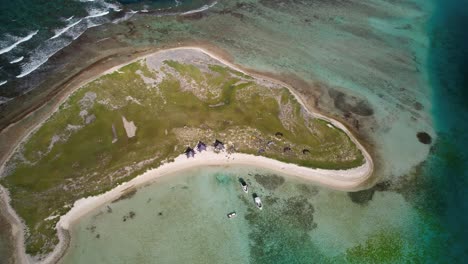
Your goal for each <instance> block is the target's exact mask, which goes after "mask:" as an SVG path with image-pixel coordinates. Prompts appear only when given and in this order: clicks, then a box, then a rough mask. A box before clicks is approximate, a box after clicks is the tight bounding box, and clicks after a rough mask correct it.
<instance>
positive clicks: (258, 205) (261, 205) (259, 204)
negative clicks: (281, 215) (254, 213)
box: [254, 196, 263, 210]
mask: <svg viewBox="0 0 468 264" xmlns="http://www.w3.org/2000/svg"><path fill="white" fill-rule="evenodd" d="M254 202H255V205H256V206H257V207H258V209H260V210H262V208H263V204H262V200H260V197H258V196H256V197H255V198H254Z"/></svg>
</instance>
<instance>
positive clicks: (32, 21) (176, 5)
mask: <svg viewBox="0 0 468 264" xmlns="http://www.w3.org/2000/svg"><path fill="white" fill-rule="evenodd" d="M210 4H212V3H211V2H210V1H203V0H64V1H62V0H51V1H35V0H19V1H8V0H1V1H0V25H1V26H0V104H2V103H5V102H8V101H9V100H10V99H12V98H14V97H16V96H18V95H21V94H23V93H25V92H27V91H28V90H29V89H30V88H34V87H31V86H32V85H29V86H27V85H21V80H18V79H22V78H24V77H26V76H27V75H29V74H31V73H32V72H34V71H35V70H37V69H38V68H39V67H41V66H42V65H43V64H45V63H46V62H47V61H48V59H49V58H50V57H51V56H53V55H54V54H56V53H57V52H59V51H60V50H62V49H63V48H65V47H67V46H68V45H70V44H71V43H72V42H73V41H74V40H76V39H77V38H79V37H80V36H81V35H82V34H83V33H84V32H85V31H86V30H87V29H89V28H93V27H97V26H100V25H103V24H108V23H121V22H123V21H126V20H127V19H129V18H131V17H132V16H133V15H135V14H137V13H144V14H151V15H153V16H165V15H175V14H180V13H184V12H190V11H193V10H198V9H206V8H209V5H210ZM18 81H19V82H18ZM8 83H10V84H12V83H14V84H16V86H21V88H12V87H11V86H9V85H8ZM2 86H4V87H6V89H5V88H4V89H2V88H3V87H2ZM13 90H14V92H13Z"/></svg>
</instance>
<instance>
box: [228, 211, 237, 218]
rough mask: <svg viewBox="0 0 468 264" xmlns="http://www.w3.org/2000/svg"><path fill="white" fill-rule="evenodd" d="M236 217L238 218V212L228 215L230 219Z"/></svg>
mask: <svg viewBox="0 0 468 264" xmlns="http://www.w3.org/2000/svg"><path fill="white" fill-rule="evenodd" d="M236 216H237V214H236V212H231V213H229V214H227V217H228V218H234V217H236Z"/></svg>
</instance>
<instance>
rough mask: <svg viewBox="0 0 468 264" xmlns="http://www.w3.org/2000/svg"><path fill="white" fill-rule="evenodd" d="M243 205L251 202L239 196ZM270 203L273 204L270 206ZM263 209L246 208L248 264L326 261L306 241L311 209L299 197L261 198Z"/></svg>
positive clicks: (313, 225)
mask: <svg viewBox="0 0 468 264" xmlns="http://www.w3.org/2000/svg"><path fill="white" fill-rule="evenodd" d="M242 197H243V199H242V201H243V202H244V203H246V205H251V201H250V200H248V199H246V198H245V196H242ZM271 201H274V202H273V203H270V202H271ZM265 203H266V206H265V209H264V210H262V211H260V210H258V209H256V208H255V207H252V206H250V207H248V209H247V212H246V214H245V219H246V220H247V221H248V223H249V226H250V227H251V232H250V233H249V240H250V243H249V245H250V263H324V262H325V261H326V260H327V259H326V258H324V256H323V255H322V254H321V253H320V251H319V250H318V249H317V248H316V246H315V245H314V244H313V242H312V241H311V239H310V235H309V231H311V230H313V229H314V228H315V227H316V226H317V224H316V223H314V221H313V214H314V211H315V209H314V207H313V205H312V204H311V203H310V202H309V201H308V200H307V199H306V198H304V197H302V196H294V197H290V198H286V199H280V198H278V197H274V196H266V197H265Z"/></svg>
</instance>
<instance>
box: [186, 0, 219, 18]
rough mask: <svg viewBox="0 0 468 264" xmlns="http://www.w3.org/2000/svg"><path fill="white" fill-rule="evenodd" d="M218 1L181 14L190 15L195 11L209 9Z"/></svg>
mask: <svg viewBox="0 0 468 264" xmlns="http://www.w3.org/2000/svg"><path fill="white" fill-rule="evenodd" d="M217 3H218V1H215V2H213V3H211V4H210V5H204V6H202V7H200V8H197V9H194V10H190V11H187V12H184V13H182V14H181V15H190V14H194V13H198V12H203V11H205V10H208V9H210V8H212V7H213V6H215V5H216V4H217Z"/></svg>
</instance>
